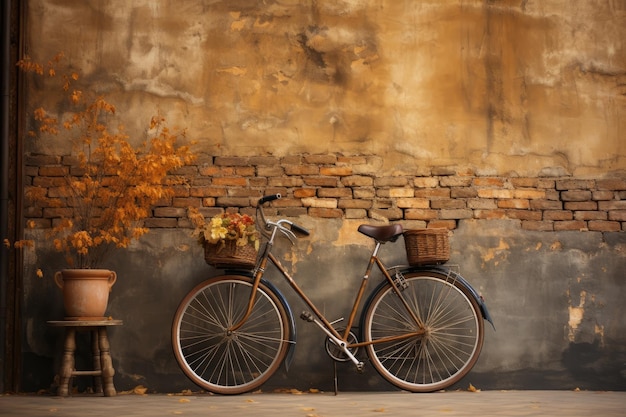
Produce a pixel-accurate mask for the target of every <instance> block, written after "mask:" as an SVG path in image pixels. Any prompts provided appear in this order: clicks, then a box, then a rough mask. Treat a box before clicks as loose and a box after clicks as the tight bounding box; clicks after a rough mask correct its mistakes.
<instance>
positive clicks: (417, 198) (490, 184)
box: [25, 154, 626, 232]
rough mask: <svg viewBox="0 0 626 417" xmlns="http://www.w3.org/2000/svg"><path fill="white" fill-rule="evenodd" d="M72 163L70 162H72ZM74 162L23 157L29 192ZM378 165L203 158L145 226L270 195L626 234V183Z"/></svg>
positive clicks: (385, 214) (313, 158)
mask: <svg viewBox="0 0 626 417" xmlns="http://www.w3.org/2000/svg"><path fill="white" fill-rule="evenodd" d="M66 161H68V162H66ZM69 161H71V158H69V157H67V158H63V157H51V156H42V155H34V156H29V157H27V158H26V177H27V182H26V183H27V184H28V187H32V186H38V187H45V188H47V189H48V190H47V191H48V196H49V197H50V199H59V198H62V196H60V195H59V193H58V187H59V185H60V184H62V182H63V181H64V179H63V176H64V175H65V174H66V173H67V172H69V170H70V167H69ZM382 165H383V161H382V157H379V156H367V155H365V156H342V155H334V154H322V155H296V156H289V157H283V158H278V157H272V156H257V157H210V156H205V157H201V158H199V160H198V162H197V165H195V166H187V167H185V168H183V169H181V170H180V171H179V172H178V174H179V175H184V176H185V177H187V178H188V179H189V184H188V185H187V186H178V187H176V189H175V195H174V197H173V198H172V199H171V200H170V199H168V200H167V201H163V202H162V204H160V205H159V206H157V207H155V208H154V212H153V217H152V218H150V219H147V220H146V226H148V227H152V228H176V227H190V223H189V221H188V220H187V218H186V209H187V207H189V206H193V207H198V208H200V209H201V211H202V212H204V214H205V216H212V215H214V214H216V213H219V212H221V211H223V209H224V208H229V209H231V210H239V211H242V212H251V211H252V210H253V208H252V207H253V206H254V204H255V203H256V200H257V199H258V198H259V197H261V196H262V195H264V194H272V193H281V194H282V195H283V199H281V200H279V201H276V202H274V203H273V208H272V209H271V210H273V211H274V213H275V214H278V215H281V216H300V215H308V216H312V217H326V218H347V219H367V218H374V219H377V218H386V219H389V220H391V221H396V220H412V221H417V222H423V225H424V226H427V227H445V228H449V229H454V228H455V227H456V226H457V223H458V221H459V220H463V219H516V220H519V221H520V224H521V227H522V229H524V230H535V231H560V230H577V231H587V230H590V231H602V232H614V231H626V179H624V178H602V179H577V178H572V177H564V178H562V177H559V178H553V177H538V178H523V177H491V176H479V175H475V174H474V173H472V172H468V171H463V172H457V171H456V170H455V169H454V168H419V167H417V168H415V169H414V170H413V171H412V172H407V171H405V170H397V171H395V172H393V173H391V174H388V175H387V174H384V175H381V174H380V172H381V167H382ZM66 215H68V212H67V209H64V208H62V207H55V204H50V206H49V207H43V206H41V205H40V206H32V205H28V204H27V205H26V210H25V216H26V217H27V218H28V219H30V220H32V221H33V222H34V223H33V224H34V225H35V227H39V228H46V227H50V226H51V225H52V224H53V222H54V219H55V218H58V217H61V216H66Z"/></svg>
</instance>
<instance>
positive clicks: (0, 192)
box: [0, 0, 12, 392]
mask: <svg viewBox="0 0 626 417" xmlns="http://www.w3.org/2000/svg"><path fill="white" fill-rule="evenodd" d="M10 23H11V0H5V1H3V2H2V25H1V26H2V35H0V36H1V37H2V45H1V50H2V71H1V73H2V80H1V81H0V92H1V96H2V101H1V103H0V238H1V239H2V240H4V239H5V238H7V237H8V233H9V177H10V175H9V174H10V172H9V169H10V168H9V104H10V86H9V80H10V75H9V74H10V73H11V71H10V67H9V66H10V61H11V58H10V56H11V24H10ZM9 255H10V252H9V251H8V249H7V248H6V247H5V246H4V245H2V250H0V334H1V335H2V336H3V337H2V339H4V340H6V339H5V337H6V336H8V335H7V333H8V328H7V327H8V326H7V298H8V296H9V295H8V294H7V292H8V279H9V276H8V274H9ZM6 346H7V344H6V343H0V376H1V378H0V392H4V391H5V390H6V388H7V387H5V378H4V375H5V370H6V367H7V366H12V365H11V364H7V363H5V362H6V359H5V358H6V357H7V355H6Z"/></svg>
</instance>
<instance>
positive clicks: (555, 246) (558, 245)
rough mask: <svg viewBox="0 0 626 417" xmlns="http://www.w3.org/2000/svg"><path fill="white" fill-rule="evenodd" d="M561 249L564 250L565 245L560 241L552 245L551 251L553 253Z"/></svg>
mask: <svg viewBox="0 0 626 417" xmlns="http://www.w3.org/2000/svg"><path fill="white" fill-rule="evenodd" d="M561 249H563V244H562V243H561V242H559V241H556V242H554V243H553V244H551V245H550V250H552V251H555V250H561Z"/></svg>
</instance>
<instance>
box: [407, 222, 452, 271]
mask: <svg viewBox="0 0 626 417" xmlns="http://www.w3.org/2000/svg"><path fill="white" fill-rule="evenodd" d="M448 234H449V231H448V229H414V230H405V231H404V245H405V246H406V256H407V259H408V261H409V264H410V265H411V266H419V265H438V264H443V263H446V262H447V261H448V260H449V259H450V242H449V240H448Z"/></svg>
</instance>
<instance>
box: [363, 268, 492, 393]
mask: <svg viewBox="0 0 626 417" xmlns="http://www.w3.org/2000/svg"><path fill="white" fill-rule="evenodd" d="M404 278H405V280H406V285H405V286H400V288H401V289H400V296H401V297H402V298H403V299H404V300H405V301H406V303H407V305H408V306H409V308H410V309H411V311H412V312H413V314H414V316H413V315H411V314H410V313H409V311H408V310H407V308H406V307H405V305H404V303H403V302H402V300H401V299H400V297H399V296H398V294H396V292H395V291H394V289H393V287H392V286H391V285H386V286H383V287H382V288H381V289H380V290H379V291H378V292H377V293H376V294H375V295H374V297H373V298H372V301H371V303H370V304H369V307H368V308H367V310H366V311H365V313H364V314H365V316H364V338H365V341H366V342H370V341H371V342H374V343H372V344H370V345H368V346H367V352H368V355H369V357H370V360H371V361H372V364H373V365H374V367H375V368H376V370H377V371H378V372H379V373H380V374H381V375H382V376H383V377H384V378H385V379H387V380H388V381H389V382H391V383H392V384H394V385H396V386H397V387H399V388H401V389H404V390H407V391H412V392H432V391H437V390H441V389H444V388H446V387H449V386H450V385H452V384H454V383H456V382H458V381H459V380H460V379H461V378H463V376H465V375H466V374H467V373H468V372H469V371H470V369H472V367H473V366H474V364H475V363H476V361H477V360H478V356H479V355H480V350H481V348H482V345H483V339H484V322H483V320H482V315H481V313H480V307H479V306H478V304H477V303H476V300H475V299H474V297H473V296H472V295H471V294H469V292H468V291H467V289H466V288H465V287H464V286H463V285H461V284H459V283H458V282H457V281H455V280H454V278H453V277H449V276H447V275H446V274H443V273H437V272H431V271H419V272H413V273H408V274H406V276H405V277H404ZM402 288H404V289H402ZM413 317H416V318H417V323H416V320H415V319H414V318H413ZM420 330H423V334H421V335H420V336H414V337H406V338H402V337H401V336H403V335H407V334H408V333H411V332H418V331H420ZM397 336H400V338H396V339H395V340H393V341H391V340H390V339H388V341H382V342H376V341H377V340H378V339H382V338H389V337H397Z"/></svg>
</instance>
